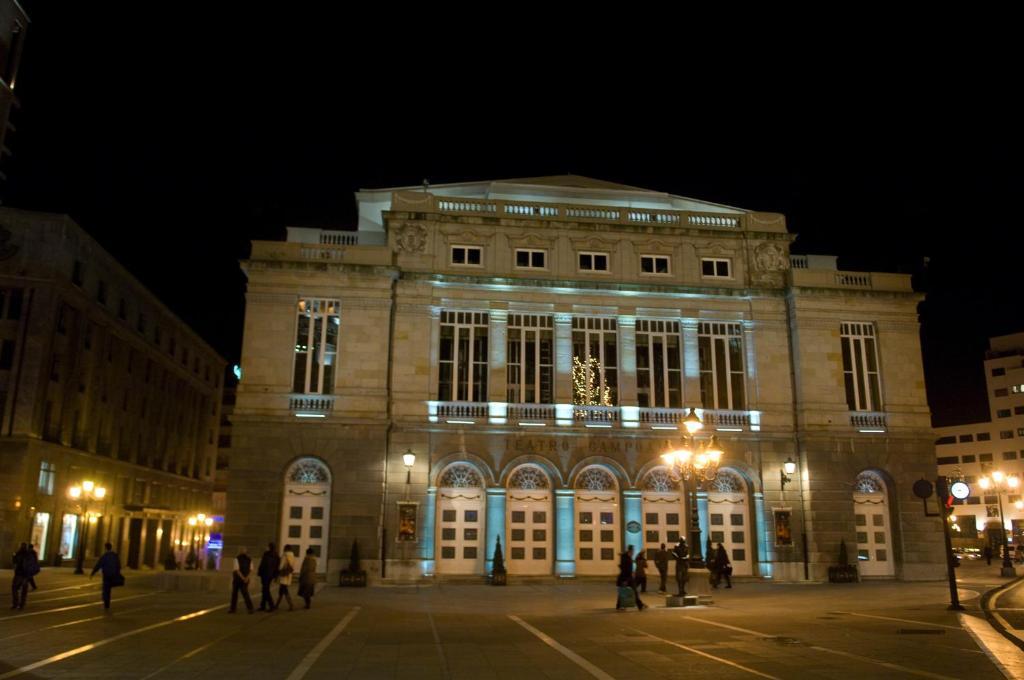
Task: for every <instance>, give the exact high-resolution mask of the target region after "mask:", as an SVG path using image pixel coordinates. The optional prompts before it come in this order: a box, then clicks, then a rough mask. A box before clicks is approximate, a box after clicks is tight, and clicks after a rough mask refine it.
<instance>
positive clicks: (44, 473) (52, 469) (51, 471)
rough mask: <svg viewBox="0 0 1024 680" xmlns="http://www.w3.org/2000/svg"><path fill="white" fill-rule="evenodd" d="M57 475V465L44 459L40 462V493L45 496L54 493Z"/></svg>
mask: <svg viewBox="0 0 1024 680" xmlns="http://www.w3.org/2000/svg"><path fill="white" fill-rule="evenodd" d="M56 477H57V466H56V465H54V464H53V463H50V462H47V461H45V460H44V461H43V462H41V463H40V464H39V493H41V494H42V495H44V496H52V495H53V482H54V480H55V479H56Z"/></svg>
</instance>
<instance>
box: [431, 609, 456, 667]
mask: <svg viewBox="0 0 1024 680" xmlns="http://www.w3.org/2000/svg"><path fill="white" fill-rule="evenodd" d="M427 619H428V620H429V621H430V630H431V631H433V633H434V645H435V646H436V647H437V656H438V657H439V658H440V659H441V675H442V677H445V678H450V677H452V674H451V671H449V670H448V659H446V658H445V656H444V648H443V647H441V636H440V635H439V634H438V632H437V626H436V625H434V616H433V614H431V613H430V612H429V611H428V612H427Z"/></svg>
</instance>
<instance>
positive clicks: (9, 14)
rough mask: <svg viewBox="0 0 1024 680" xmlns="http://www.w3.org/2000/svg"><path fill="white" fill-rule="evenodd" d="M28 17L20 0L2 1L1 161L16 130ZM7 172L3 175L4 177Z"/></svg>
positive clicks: (0, 7)
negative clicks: (13, 114)
mask: <svg viewBox="0 0 1024 680" xmlns="http://www.w3.org/2000/svg"><path fill="white" fill-rule="evenodd" d="M27 31H28V15H27V14H25V10H23V9H22V8H21V5H19V4H18V3H17V1H16V0H0V162H2V160H3V156H6V155H7V154H9V153H10V150H9V149H8V148H7V143H6V141H7V133H8V131H9V130H11V129H12V126H11V124H10V119H11V111H12V110H13V109H14V107H15V105H16V103H17V99H16V98H15V96H14V86H15V85H16V84H17V80H18V67H19V66H20V65H21V53H22V50H23V49H24V48H25V34H26V32H27ZM2 177H3V173H0V178H2Z"/></svg>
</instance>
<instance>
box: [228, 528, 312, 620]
mask: <svg viewBox="0 0 1024 680" xmlns="http://www.w3.org/2000/svg"><path fill="white" fill-rule="evenodd" d="M295 573H296V571H295V555H294V554H293V553H292V551H291V550H288V549H287V548H286V549H285V551H284V554H283V555H278V553H277V546H275V545H274V544H273V543H270V544H268V546H267V550H266V551H264V553H263V556H262V557H261V558H260V564H259V567H258V568H257V569H256V575H257V576H259V578H260V585H261V586H262V595H261V598H260V611H261V612H263V611H265V612H272V611H274V610H276V609H277V608H278V607H279V606H280V605H281V600H282V599H284V600H286V601H287V602H288V609H289V611H290V610H292V609H295V607H294V605H293V604H292V596H291V592H290V591H289V588H290V587H291V585H292V582H293V580H294V578H295ZM251 577H252V557H250V556H249V554H248V553H247V552H246V549H245V548H244V547H242V548H239V551H238V556H237V557H235V564H234V571H233V572H232V577H231V582H232V585H231V608H230V609H229V610H228V611H229V612H230V613H234V612H235V609H236V608H237V606H238V595H239V593H241V595H242V598H243V599H244V600H245V606H246V608H247V609H248V610H249V613H250V614H252V613H253V611H254V609H253V606H252V598H250V597H249V580H250V578H251ZM298 579H299V597H301V598H302V599H303V600H305V601H306V609H309V608H310V606H311V605H312V600H313V595H314V593H315V592H316V555H315V554H314V553H313V549H312V548H309V549H308V550H306V557H305V558H304V559H303V560H302V566H301V567H299V571H298ZM275 583H276V584H277V601H276V602H275V601H274V598H273V595H272V594H271V591H270V588H271V586H272V585H273V584H275Z"/></svg>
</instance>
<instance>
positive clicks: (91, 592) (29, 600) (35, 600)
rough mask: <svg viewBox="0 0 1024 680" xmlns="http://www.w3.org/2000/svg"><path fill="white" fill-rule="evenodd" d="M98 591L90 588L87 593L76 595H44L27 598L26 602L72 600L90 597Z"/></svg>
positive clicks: (98, 590)
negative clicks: (40, 597) (39, 597)
mask: <svg viewBox="0 0 1024 680" xmlns="http://www.w3.org/2000/svg"><path fill="white" fill-rule="evenodd" d="M98 592H100V589H99V588H96V589H95V590H90V591H89V592H87V593H78V594H77V595H62V596H61V597H44V598H42V599H35V598H28V600H27V602H57V601H58V600H74V599H76V598H80V597H92V596H93V595H95V594H96V593H98Z"/></svg>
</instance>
